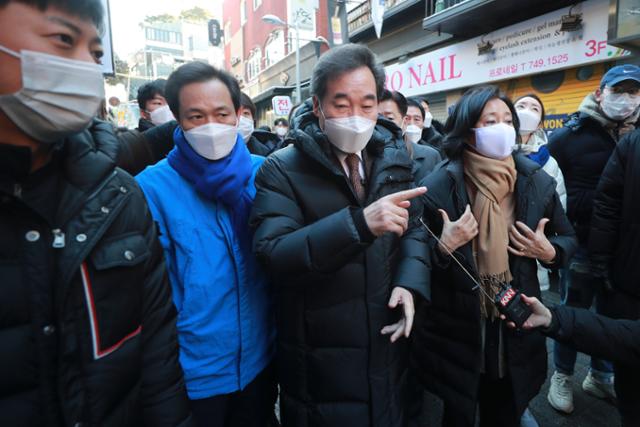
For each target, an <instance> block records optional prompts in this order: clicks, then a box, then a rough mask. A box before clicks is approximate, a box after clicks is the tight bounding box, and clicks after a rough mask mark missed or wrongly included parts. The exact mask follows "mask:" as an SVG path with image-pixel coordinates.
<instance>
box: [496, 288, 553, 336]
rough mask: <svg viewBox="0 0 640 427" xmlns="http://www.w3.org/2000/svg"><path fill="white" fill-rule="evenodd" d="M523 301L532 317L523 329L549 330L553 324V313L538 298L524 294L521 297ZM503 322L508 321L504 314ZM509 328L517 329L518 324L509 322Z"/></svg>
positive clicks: (501, 316) (502, 315)
mask: <svg viewBox="0 0 640 427" xmlns="http://www.w3.org/2000/svg"><path fill="white" fill-rule="evenodd" d="M521 298H522V301H524V303H525V304H526V305H527V306H528V307H529V308H530V309H531V312H532V313H531V316H529V318H528V319H527V320H526V321H525V322H524V324H523V325H522V329H526V330H529V329H535V328H539V327H543V328H548V327H549V325H550V324H551V311H549V309H548V308H547V307H545V306H544V304H542V303H541V302H540V300H539V299H538V298H536V297H528V296H526V295H524V294H522V295H521ZM500 318H501V319H502V320H506V319H507V318H506V317H505V315H504V314H501V315H500ZM507 326H508V327H510V328H515V327H516V324H515V323H513V322H511V321H509V322H507Z"/></svg>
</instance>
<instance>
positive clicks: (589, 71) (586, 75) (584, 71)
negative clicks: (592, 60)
mask: <svg viewBox="0 0 640 427" xmlns="http://www.w3.org/2000/svg"><path fill="white" fill-rule="evenodd" d="M593 73H594V70H593V65H585V66H584V67H580V68H578V69H577V70H576V79H578V80H580V81H581V82H586V81H587V80H589V79H590V78H591V77H593Z"/></svg>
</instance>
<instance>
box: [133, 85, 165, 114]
mask: <svg viewBox="0 0 640 427" xmlns="http://www.w3.org/2000/svg"><path fill="white" fill-rule="evenodd" d="M166 85H167V81H166V80H165V79H158V80H154V81H152V82H149V83H145V84H143V85H142V86H140V87H139V88H138V97H137V98H138V107H140V109H141V110H143V111H144V110H146V109H147V102H149V101H151V100H152V99H153V98H155V96H156V95H160V96H164V89H165V87H166Z"/></svg>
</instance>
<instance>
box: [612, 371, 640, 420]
mask: <svg viewBox="0 0 640 427" xmlns="http://www.w3.org/2000/svg"><path fill="white" fill-rule="evenodd" d="M613 367H614V372H615V375H616V379H615V383H614V388H615V389H616V396H617V400H618V412H620V417H621V418H622V425H623V426H624V427H638V425H640V387H639V386H638V384H640V370H639V369H638V367H637V366H635V367H634V366H624V365H619V364H617V363H614V365H613Z"/></svg>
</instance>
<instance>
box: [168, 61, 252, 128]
mask: <svg viewBox="0 0 640 427" xmlns="http://www.w3.org/2000/svg"><path fill="white" fill-rule="evenodd" d="M209 80H220V81H221V82H222V83H223V84H224V85H225V86H226V87H227V89H229V94H230V95H231V101H232V102H233V108H234V111H238V110H239V109H240V93H241V92H240V86H239V85H238V81H237V80H236V79H235V78H234V77H233V76H232V75H231V74H229V73H228V72H226V71H224V70H219V69H217V68H215V67H212V66H211V65H209V64H205V63H204V62H199V61H194V62H188V63H186V64H184V65H182V66H180V68H178V69H177V70H175V71H174V72H173V73H171V75H170V76H169V80H167V86H166V87H165V91H164V93H165V98H167V104H169V108H170V109H171V112H172V113H173V115H174V116H175V117H178V118H179V117H180V91H181V90H182V88H183V87H185V86H187V85H189V84H191V83H202V82H206V81H209Z"/></svg>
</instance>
